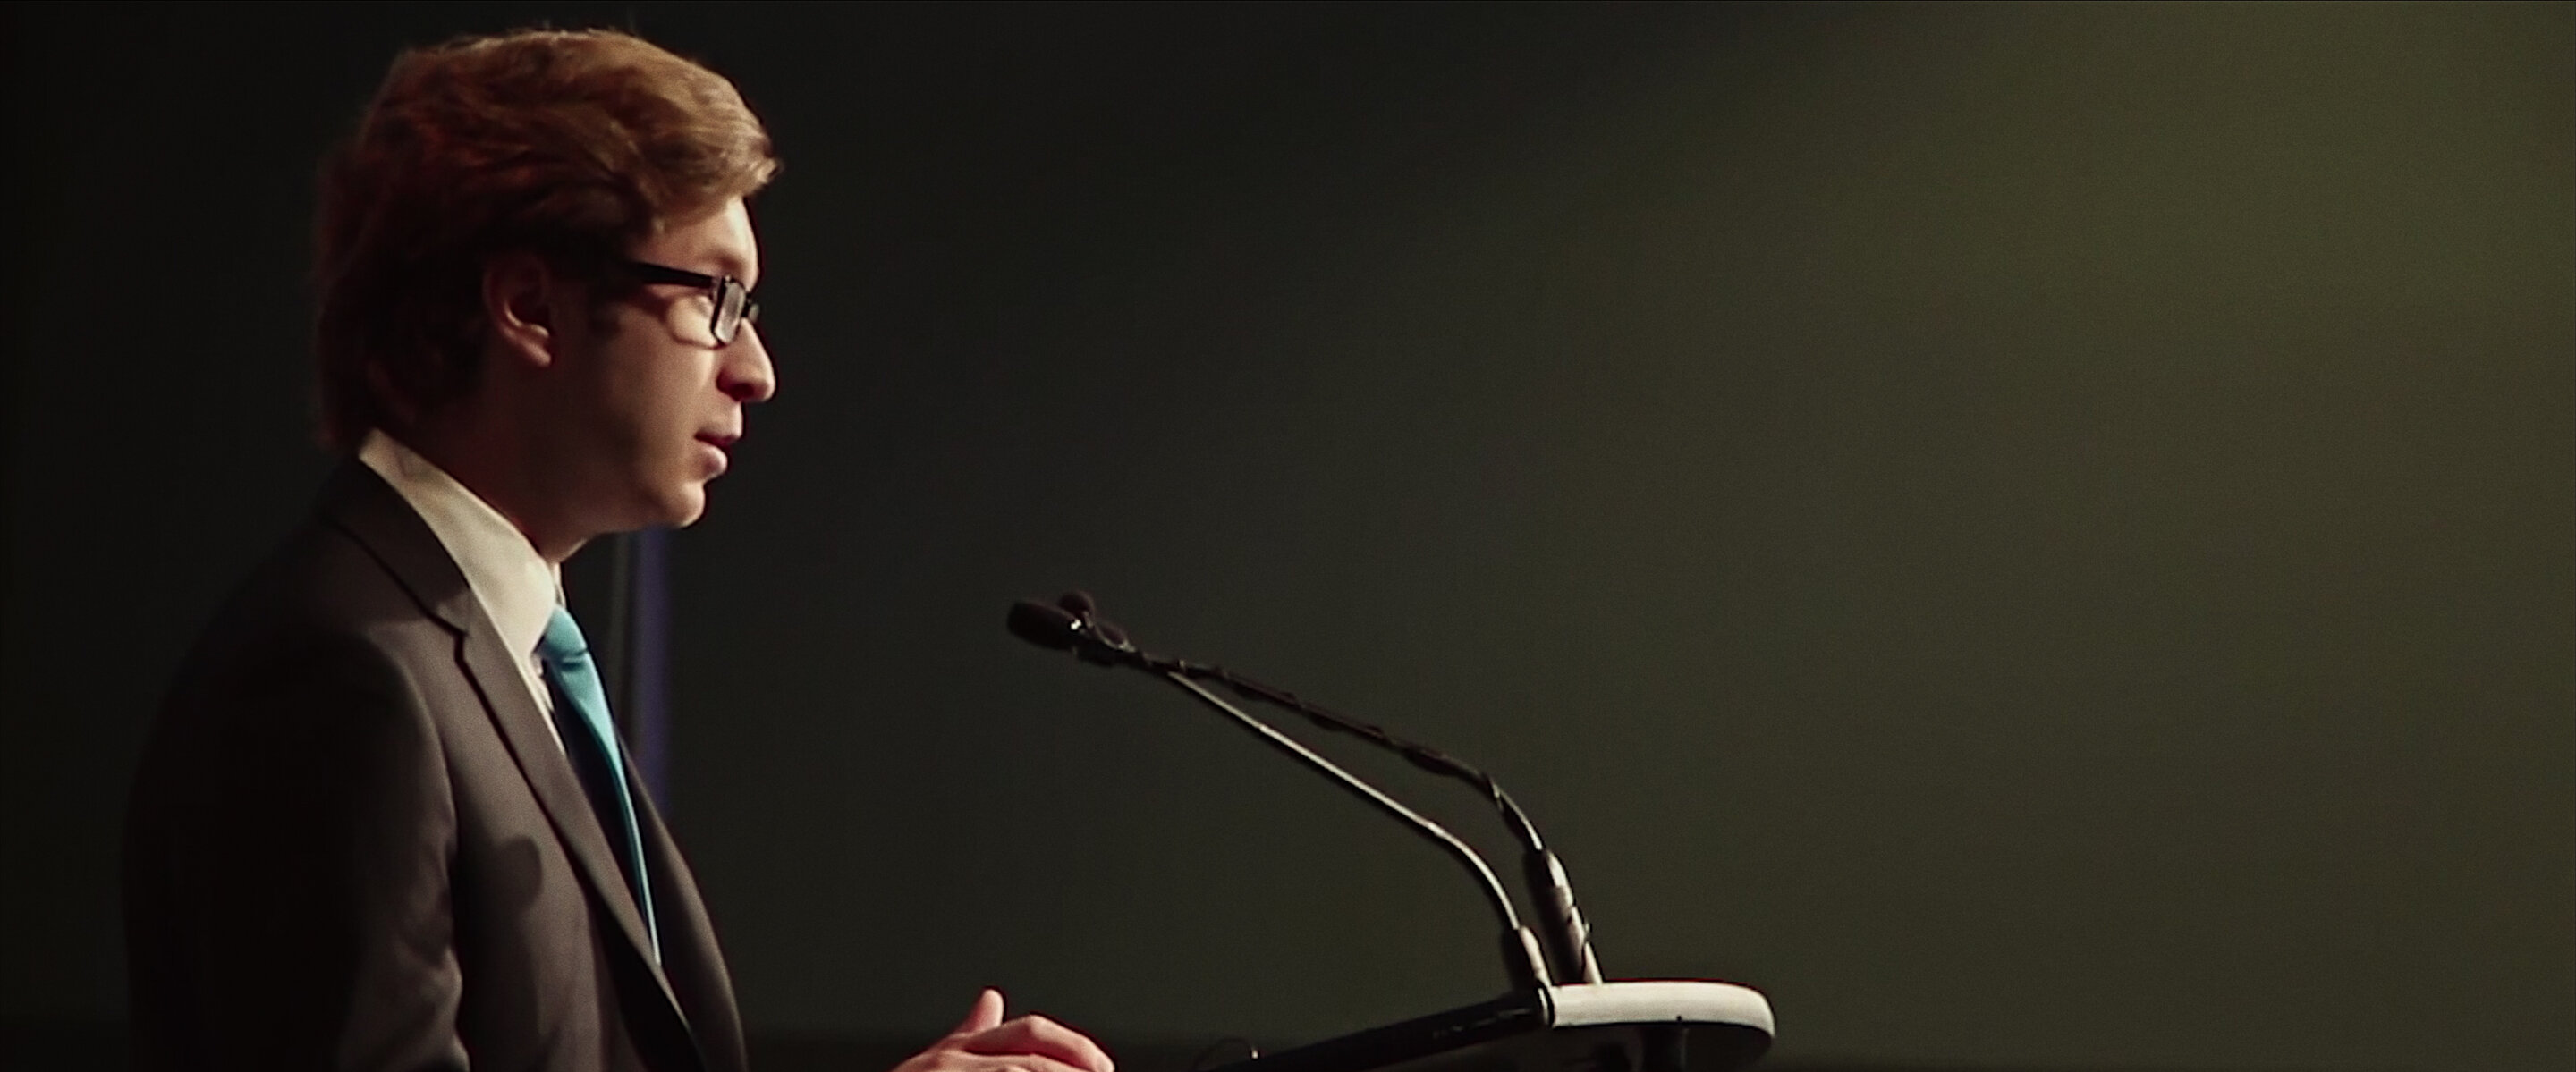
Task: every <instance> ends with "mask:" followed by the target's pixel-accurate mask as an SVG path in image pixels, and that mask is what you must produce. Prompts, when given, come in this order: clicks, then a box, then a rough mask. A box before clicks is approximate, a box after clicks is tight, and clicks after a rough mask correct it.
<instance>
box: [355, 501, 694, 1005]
mask: <svg viewBox="0 0 2576 1072" xmlns="http://www.w3.org/2000/svg"><path fill="white" fill-rule="evenodd" d="M321 509H322V512H323V513H324V515H325V516H326V517H328V518H329V519H330V520H331V521H332V522H333V523H335V524H337V525H338V526H339V527H340V528H341V529H342V530H343V531H346V532H348V533H349V535H350V536H352V537H354V538H356V539H357V541H358V542H359V543H360V544H361V545H363V546H365V547H366V548H367V549H368V550H369V551H370V552H372V553H373V554H374V555H375V556H376V559H377V561H379V562H382V563H383V564H384V566H385V568H386V570H387V571H389V572H391V573H392V574H393V575H394V579H395V580H396V581H397V582H399V583H400V584H401V585H402V586H403V588H404V589H405V590H407V591H409V592H410V593H411V595H412V598H413V599H415V600H418V601H419V602H420V605H421V607H422V608H423V609H424V610H426V611H428V612H429V614H430V615H431V616H432V617H435V618H437V619H438V620H439V621H440V622H442V623H444V624H445V625H446V626H447V627H448V628H449V629H451V630H453V631H454V632H455V633H456V661H457V665H458V666H459V667H460V668H462V669H463V670H464V672H465V676H466V678H467V680H469V681H471V682H472V683H473V685H474V691H475V692H476V693H477V694H479V695H480V696H481V697H482V699H483V708H484V711H485V713H486V714H488V715H489V716H490V717H491V719H492V722H493V724H494V725H495V726H496V727H498V728H499V730H500V733H501V739H502V740H503V741H504V742H505V743H507V744H508V746H509V749H510V755H511V757H512V758H513V759H514V760H516V761H517V763H518V766H519V773H520V774H521V775H522V776H524V777H525V778H526V779H527V781H528V789H529V791H530V792H531V793H533V794H535V796H536V798H537V804H538V806H539V807H540V808H542V809H544V811H545V813H546V820H547V822H548V823H550V824H552V825H553V827H554V830H555V836H556V837H557V838H558V839H559V840H561V841H562V843H563V847H564V852H565V854H566V855H568V856H570V857H571V858H572V862H573V866H574V867H575V868H576V869H578V870H579V871H580V872H581V877H582V881H583V882H585V883H587V884H588V885H589V887H590V891H591V894H592V896H593V898H594V899H595V900H596V901H597V903H599V904H601V905H603V906H606V908H607V909H608V914H609V916H610V918H612V919H613V920H615V921H616V929H617V931H618V933H619V934H620V935H622V936H624V938H625V940H626V942H627V944H628V945H630V946H632V947H633V950H634V952H635V953H636V959H637V960H638V961H640V962H641V963H642V964H643V965H644V966H645V968H646V970H647V971H648V972H649V973H650V974H651V975H652V977H653V982H654V985H655V986H656V987H658V988H659V989H660V991H661V993H662V997H663V999H664V1000H666V1001H669V1002H670V1003H671V1011H672V1012H674V1013H681V1004H680V1001H679V998H678V997H677V996H676V995H675V994H674V993H673V992H672V989H671V980H670V978H669V976H668V975H667V974H666V973H665V972H664V971H663V969H662V966H661V965H660V964H659V963H657V962H656V960H655V958H654V957H653V955H652V952H651V951H652V949H653V943H652V939H651V937H650V936H649V935H648V934H647V932H646V931H645V929H644V916H643V913H642V912H641V911H639V910H638V909H637V908H636V907H635V895H634V893H633V892H632V891H631V890H630V889H629V888H628V887H627V885H626V877H625V872H623V871H621V870H619V869H618V866H617V857H616V856H615V855H613V853H612V851H611V850H610V848H609V846H608V835H607V834H606V833H605V832H603V830H602V829H601V826H600V820H599V819H598V818H597V817H596V816H594V815H593V814H592V809H591V806H590V798H589V797H588V796H586V795H585V794H583V792H582V789H581V781H580V778H579V777H578V776H576V775H575V774H574V773H573V769H572V761H571V760H569V759H567V758H565V756H564V752H563V747H562V746H561V745H559V744H557V743H555V738H554V734H553V732H552V731H551V730H550V729H548V728H547V725H546V716H545V712H544V711H543V710H541V709H539V708H538V707H537V702H536V698H535V697H533V696H530V695H528V689H527V685H526V684H525V679H524V678H522V677H521V676H520V672H519V669H518V664H517V662H516V660H515V659H514V658H513V657H512V656H511V655H510V653H509V652H508V650H507V649H506V646H505V645H504V644H502V642H501V634H500V630H499V629H497V628H495V627H494V626H493V625H492V622H491V619H490V617H489V616H487V615H485V614H484V612H483V605H482V603H481V602H480V601H479V600H477V599H475V598H474V591H473V589H472V588H471V587H469V586H468V585H467V584H466V583H465V574H464V573H463V572H462V571H460V570H458V569H457V567H456V562H455V560H453V559H451V558H449V557H448V554H447V549H446V548H445V547H444V546H442V545H441V544H440V543H439V542H438V536H437V534H436V533H434V532H431V531H430V528H429V523H428V522H425V521H422V520H421V519H420V515H419V514H417V513H415V512H413V511H412V509H411V505H410V504H409V503H406V502H404V501H403V499H402V496H401V494H400V493H398V492H396V491H394V489H393V488H392V487H390V486H388V485H387V484H386V483H385V482H384V480H383V478H381V477H378V476H377V475H376V474H375V472H374V471H373V470H371V469H368V468H367V467H366V466H365V465H364V464H361V463H359V462H356V461H354V460H353V461H350V462H348V463H347V464H344V465H343V466H341V468H340V470H339V472H337V473H335V474H333V475H332V478H331V480H330V482H329V483H328V484H326V485H325V486H324V491H323V495H322V503H321ZM638 784H641V783H638ZM665 840H666V841H667V838H665ZM674 855H675V856H676V854H674ZM657 886H658V884H657ZM689 902H690V904H691V905H692V907H694V906H695V898H694V897H691V898H689ZM702 919H703V917H701V920H702ZM719 971H721V969H719ZM682 1022H683V1023H686V1016H685V1014H682Z"/></svg>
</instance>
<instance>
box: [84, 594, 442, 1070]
mask: <svg viewBox="0 0 2576 1072" xmlns="http://www.w3.org/2000/svg"><path fill="white" fill-rule="evenodd" d="M271 652H272V653H271V654H270V655H267V656H264V657H259V658H253V659H247V660H243V661H241V662H239V663H237V664H235V669H233V670H232V671H231V672H229V673H225V674H222V675H220V676H219V677H217V678H216V679H214V680H211V681H206V682H204V683H203V685H202V686H201V687H200V688H199V689H198V690H196V691H195V692H194V693H193V694H183V695H178V696H174V697H173V698H172V700H171V704H170V707H169V709H167V710H165V712H164V716H163V717H164V725H163V726H162V727H161V730H162V732H161V736H160V737H159V738H158V739H156V740H155V742H154V744H153V746H152V747H151V748H150V749H148V750H147V753H146V758H145V763H144V768H143V770H142V772H141V775H140V776H139V778H138V782H137V789H136V798H135V813H136V814H135V816H134V821H133V834H132V837H133V843H132V845H131V847H130V849H129V852H130V858H129V876H128V881H129V888H128V901H129V903H128V911H129V913H131V914H132V918H133V920H134V925H133V926H132V928H130V934H131V935H132V939H133V940H134V941H136V942H137V943H138V944H140V945H144V946H149V947H152V948H140V949H137V950H135V951H134V955H133V956H132V957H131V958H130V960H131V963H132V964H133V966H134V968H135V971H136V973H137V975H136V978H135V979H134V982H133V987H134V991H133V992H134V999H135V1001H134V1004H135V1008H134V1014H135V1019H136V1025H135V1026H136V1035H137V1040H136V1041H137V1043H138V1057H139V1058H140V1059H141V1060H140V1062H139V1064H140V1066H141V1067H146V1068H150V1067H160V1066H167V1067H186V1068H192V1069H193V1068H204V1069H253V1068H256V1069H370V1070H431V1069H463V1068H465V1067H467V1064H468V1059H467V1055H466V1053H465V1050H464V1047H463V1045H462V1043H461V1042H460V1041H459V1038H458V1035H457V1031H456V1016H457V1010H458V1005H459V1000H460V995H461V992H462V974H461V972H460V970H459V965H458V962H457V954H456V942H455V937H456V936H455V933H454V916H453V913H452V911H451V904H450V885H449V881H450V880H449V873H450V867H451V865H452V863H453V860H454V856H455V846H456V837H455V833H456V806H455V799H454V797H453V795H452V794H451V792H450V789H449V782H448V776H447V770H446V763H445V758H444V755H443V753H442V750H441V747H440V744H439V738H438V733H437V730H436V727H435V724H434V723H433V721H432V720H431V719H430V717H429V715H428V713H427V710H426V706H425V705H424V704H423V702H422V701H421V699H420V694H419V691H418V690H417V689H416V688H414V687H413V685H412V683H411V679H410V676H409V675H408V674H407V673H406V672H405V671H404V669H403V667H402V665H401V664H400V663H399V661H397V660H396V659H394V658H392V657H391V656H389V655H387V654H386V652H385V651H383V650H382V649H381V648H379V647H378V646H376V645H374V644H372V643H370V642H369V641H368V640H367V639H365V638H364V637H359V636H350V635H345V634H340V635H331V634H326V635H314V636H309V637H306V638H303V639H301V640H299V641H297V642H294V643H289V644H283V645H278V646H276V647H274V648H272V649H271Z"/></svg>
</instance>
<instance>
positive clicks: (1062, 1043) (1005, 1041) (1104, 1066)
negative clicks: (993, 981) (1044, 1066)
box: [960, 1016, 1118, 1072]
mask: <svg viewBox="0 0 2576 1072" xmlns="http://www.w3.org/2000/svg"><path fill="white" fill-rule="evenodd" d="M960 1041H961V1042H962V1044H963V1045H964V1047H965V1049H966V1052H968V1053H980V1054H988V1055H997V1056H998V1055H1012V1054H1035V1055H1038V1056H1042V1057H1047V1058H1051V1059H1053V1060H1056V1061H1061V1062H1063V1063H1065V1064H1068V1065H1071V1066H1073V1067H1074V1068H1075V1069H1079V1070H1081V1072H1117V1068H1118V1064H1117V1062H1115V1061H1112V1060H1110V1059H1109V1051H1107V1050H1103V1049H1101V1048H1100V1044H1099V1043H1097V1042H1093V1041H1091V1039H1089V1038H1087V1037H1085V1036H1084V1035H1083V1033H1082V1032H1079V1031H1076V1030H1074V1029H1072V1028H1070V1027H1066V1026H1064V1025H1063V1024H1059V1023H1057V1022H1055V1021H1053V1020H1050V1019H1047V1018H1046V1017H1043V1016H1023V1017H1020V1018H1019V1019H1016V1020H1013V1021H1011V1022H1009V1023H1006V1024H1003V1025H1001V1026H999V1027H996V1028H994V1029H992V1030H990V1031H985V1032H981V1033H978V1034H976V1035H974V1036H973V1037H971V1038H966V1039H962V1040H960Z"/></svg>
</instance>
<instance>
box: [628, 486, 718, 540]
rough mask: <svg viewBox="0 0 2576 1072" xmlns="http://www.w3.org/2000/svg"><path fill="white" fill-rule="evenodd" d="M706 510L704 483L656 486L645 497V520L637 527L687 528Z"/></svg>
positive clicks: (703, 514) (704, 513)
mask: <svg viewBox="0 0 2576 1072" xmlns="http://www.w3.org/2000/svg"><path fill="white" fill-rule="evenodd" d="M706 512H707V489H706V485H704V484H700V483H696V482H690V483H687V484H682V485H678V486H675V487H667V488H658V489H655V490H654V491H653V492H651V493H649V494H648V496H647V497H646V499H645V509H644V514H645V521H644V523H643V524H642V525H640V526H638V527H639V528H673V529H677V528H687V527H689V526H690V525H694V524H696V523H697V521H698V519H699V518H700V517H703V516H705V515H706Z"/></svg>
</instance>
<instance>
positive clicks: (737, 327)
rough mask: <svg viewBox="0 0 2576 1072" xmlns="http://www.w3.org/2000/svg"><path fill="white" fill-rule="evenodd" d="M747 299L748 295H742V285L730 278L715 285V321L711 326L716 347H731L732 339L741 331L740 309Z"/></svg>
mask: <svg viewBox="0 0 2576 1072" xmlns="http://www.w3.org/2000/svg"><path fill="white" fill-rule="evenodd" d="M748 298H749V295H747V294H745V293H743V289H742V284H741V283H740V282H739V281H736V280H735V279H734V278H733V277H731V276H727V277H725V278H724V279H722V280H720V281H719V282H718V283H717V284H716V320H715V324H714V325H713V329H714V333H715V337H716V345H718V346H729V345H731V344H732V343H733V337H734V336H735V335H736V334H739V333H740V332H741V331H742V322H743V315H742V307H743V305H744V304H745V302H746V301H747V300H748Z"/></svg>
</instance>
